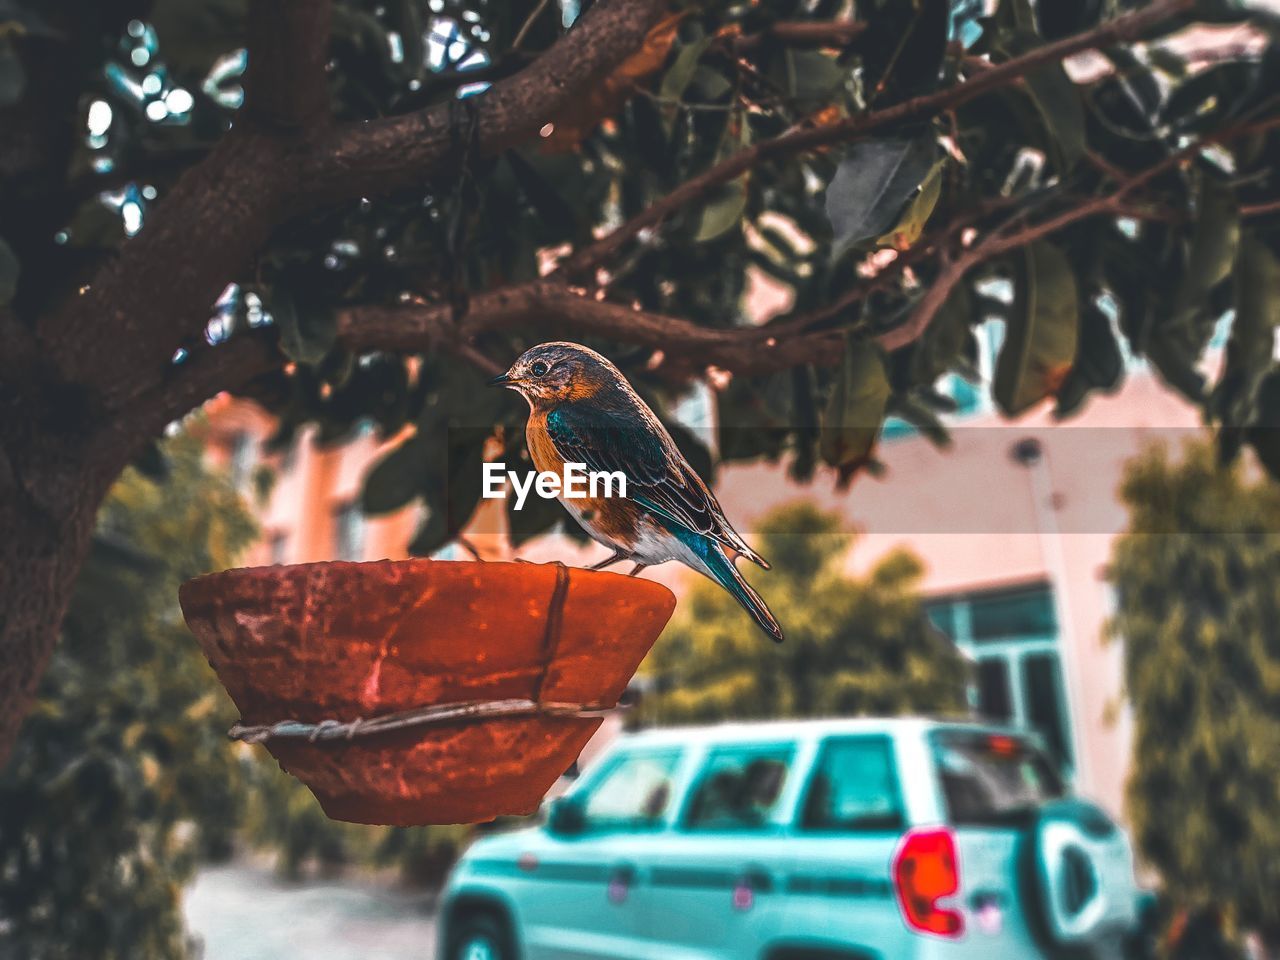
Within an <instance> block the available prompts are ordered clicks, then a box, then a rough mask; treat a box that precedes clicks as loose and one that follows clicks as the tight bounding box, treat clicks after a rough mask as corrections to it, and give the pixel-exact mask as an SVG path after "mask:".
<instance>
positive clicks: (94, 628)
mask: <svg viewBox="0 0 1280 960" xmlns="http://www.w3.org/2000/svg"><path fill="white" fill-rule="evenodd" d="M165 448H166V453H167V456H168V464H169V466H168V470H169V477H168V479H167V481H166V482H162V483H156V482H153V481H151V480H148V479H146V478H145V477H143V476H142V475H141V474H139V473H138V472H137V471H136V470H128V471H126V472H125V474H124V476H123V477H122V478H121V480H120V482H119V483H117V484H116V485H115V487H114V488H113V490H112V492H111V494H110V496H109V497H108V498H107V501H106V503H105V504H104V506H103V509H102V515H101V518H100V521H99V524H98V535H97V537H96V539H95V542H94V548H93V550H92V551H91V553H90V555H89V559H88V562H87V563H86V564H85V566H84V569H83V570H82V571H81V575H80V578H79V582H78V584H77V586H76V591H75V596H74V599H73V600H72V603H71V609H70V610H69V612H68V614H67V618H66V621H65V623H64V625H63V637H62V642H61V643H60V644H59V646H58V648H57V651H56V653H55V654H54V657H53V660H52V662H51V663H50V665H49V669H48V670H47V671H46V672H45V675H44V679H43V681H42V683H41V686H40V693H39V698H38V700H37V701H36V706H35V709H34V710H33V712H32V714H31V717H30V719H29V721H28V722H27V724H26V726H25V727H24V728H23V731H22V736H21V737H20V738H19V739H18V743H17V745H16V746H15V748H14V751H13V755H12V757H11V758H10V760H9V763H8V765H7V766H6V767H5V768H4V770H3V772H2V773H0V957H4V958H6V960H7V958H13V960H18V958H41V960H61V958H66V960H95V958H104V960H105V958H119V960H124V958H128V960H153V958H154V960H169V958H176V957H181V956H183V955H184V954H185V948H184V938H185V934H184V929H183V923H182V917H181V913H180V900H179V897H180V893H181V889H182V883H183V881H184V880H185V879H186V878H187V877H188V876H189V875H190V873H191V871H192V869H193V868H194V866H195V864H196V862H197V861H198V858H199V857H200V855H201V854H203V853H213V854H219V853H225V852H227V850H228V849H229V844H230V832H231V830H232V829H233V828H234V827H235V825H236V823H237V820H238V818H239V816H240V814H241V800H242V795H243V789H242V786H241V785H242V783H243V779H244V778H243V764H242V763H241V761H240V760H238V759H237V755H236V753H235V752H234V751H233V750H231V749H229V748H228V745H227V741H226V738H225V736H224V735H223V731H224V730H226V729H227V727H228V726H229V725H230V724H231V723H233V722H234V721H235V718H236V711H235V708H234V707H233V706H232V705H231V702H230V700H229V699H228V698H227V697H226V695H225V694H224V693H223V692H222V688H221V686H220V685H219V684H218V682H217V679H216V678H215V677H214V676H213V671H212V670H210V669H209V665H208V664H207V663H206V662H205V660H204V656H203V654H201V652H200V648H199V647H198V646H197V645H196V644H195V643H193V642H192V640H191V636H190V634H189V633H188V632H187V629H186V627H185V625H184V624H183V623H182V619H181V616H180V614H179V612H178V607H177V600H176V598H177V590H178V585H179V584H180V583H182V582H183V581H184V580H186V579H188V578H190V577H193V576H196V575H198V574H201V573H207V572H209V571H210V570H216V569H221V568H224V567H226V566H228V565H230V564H232V563H233V562H234V561H235V557H236V554H237V553H238V551H239V550H240V549H241V548H242V547H244V546H246V545H247V544H248V543H249V542H250V541H251V540H252V539H253V537H254V535H255V532H256V531H255V527H254V524H253V521H252V519H251V518H250V516H249V514H248V512H247V511H246V510H245V508H244V506H243V504H242V503H241V500H240V498H239V495H238V494H237V493H236V491H235V490H234V489H233V488H232V486H231V485H230V483H228V482H227V481H226V479H224V478H222V477H219V476H214V475H211V474H209V473H207V472H205V470H204V469H203V467H202V466H201V460H200V458H201V453H202V447H201V444H200V443H199V442H198V441H196V440H194V439H192V438H190V437H181V438H178V439H175V440H173V441H169V442H167V443H166V445H165Z"/></svg>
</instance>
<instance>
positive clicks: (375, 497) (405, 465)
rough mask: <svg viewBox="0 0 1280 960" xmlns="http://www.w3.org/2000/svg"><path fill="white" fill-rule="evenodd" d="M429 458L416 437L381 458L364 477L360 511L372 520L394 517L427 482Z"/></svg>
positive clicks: (422, 440)
mask: <svg viewBox="0 0 1280 960" xmlns="http://www.w3.org/2000/svg"><path fill="white" fill-rule="evenodd" d="M429 456H430V450H429V448H428V445H427V442H426V440H424V439H423V438H422V437H420V436H417V435H415V436H412V437H409V439H407V440H405V441H404V443H402V444H400V445H399V446H398V447H396V448H395V449H394V450H392V451H391V452H390V453H388V454H387V455H386V456H384V457H383V458H382V459H381V460H379V461H378V462H377V463H375V464H374V465H373V468H372V469H371V470H370V471H369V472H368V474H366V475H365V478H364V489H363V490H362V491H361V494H360V509H361V510H362V511H364V512H365V513H367V514H369V515H371V516H376V515H378V514H383V513H394V512H395V511H397V510H399V509H400V508H401V507H403V506H404V505H405V504H407V503H410V502H411V501H413V500H414V499H415V498H416V497H417V496H418V494H419V493H421V492H422V487H423V484H424V482H425V481H426V479H427V460H428V457H429Z"/></svg>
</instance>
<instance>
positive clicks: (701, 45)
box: [658, 37, 711, 127]
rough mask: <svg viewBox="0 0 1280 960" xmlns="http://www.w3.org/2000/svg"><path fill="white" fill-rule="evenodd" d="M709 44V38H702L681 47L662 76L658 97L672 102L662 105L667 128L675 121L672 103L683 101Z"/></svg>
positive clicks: (675, 109) (675, 112)
mask: <svg viewBox="0 0 1280 960" xmlns="http://www.w3.org/2000/svg"><path fill="white" fill-rule="evenodd" d="M710 43H711V38H710V37H703V38H702V39H701V40H696V41H694V42H693V43H691V44H689V45H688V46H685V47H681V48H680V52H679V53H677V54H676V58H675V59H674V60H673V61H671V66H670V67H668V68H667V72H666V73H665V74H663V77H662V83H661V85H660V86H659V87H658V96H659V97H660V98H661V99H663V100H665V101H673V102H671V103H668V104H664V113H665V118H666V121H667V124H668V127H669V126H670V124H671V122H672V121H673V120H674V119H675V117H676V114H677V112H678V109H679V108H678V107H676V106H675V103H674V101H678V100H683V99H684V92H685V90H687V89H688V88H689V84H690V83H692V82H693V77H694V74H695V73H697V71H698V61H699V60H701V59H702V55H703V54H704V53H706V51H707V47H708V46H709V45H710Z"/></svg>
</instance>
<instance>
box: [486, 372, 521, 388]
mask: <svg viewBox="0 0 1280 960" xmlns="http://www.w3.org/2000/svg"><path fill="white" fill-rule="evenodd" d="M518 382H519V381H518V380H516V379H515V378H514V377H512V376H511V371H510V370H508V371H507V372H506V373H504V374H502V375H500V376H497V377H494V378H493V379H492V380H490V381H489V383H488V384H487V385H488V386H490V387H511V386H514V385H515V384H516V383H518Z"/></svg>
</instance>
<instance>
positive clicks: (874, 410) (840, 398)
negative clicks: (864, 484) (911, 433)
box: [819, 336, 890, 467]
mask: <svg viewBox="0 0 1280 960" xmlns="http://www.w3.org/2000/svg"><path fill="white" fill-rule="evenodd" d="M889 393H890V389H889V377H888V374H887V373H886V371H885V365H884V355H883V354H882V353H881V352H880V349H879V348H878V347H876V346H875V345H874V344H872V343H868V342H867V341H866V340H857V339H854V338H853V337H852V336H850V337H849V338H847V340H846V342H845V348H844V357H843V358H842V362H841V366H840V373H839V375H838V376H837V378H836V382H835V386H834V387H833V388H832V390H831V394H830V396H829V397H828V398H827V406H826V410H825V411H824V412H823V415H822V440H821V443H820V444H819V450H820V452H821V454H822V459H823V460H824V461H825V462H826V463H828V464H830V465H831V466H833V467H850V466H857V465H859V464H861V463H865V462H866V460H867V458H868V457H869V456H870V455H871V450H872V448H873V447H874V446H875V443H876V438H877V437H879V436H880V428H881V426H882V424H883V423H884V412H885V407H886V405H887V404H888V402H889Z"/></svg>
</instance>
